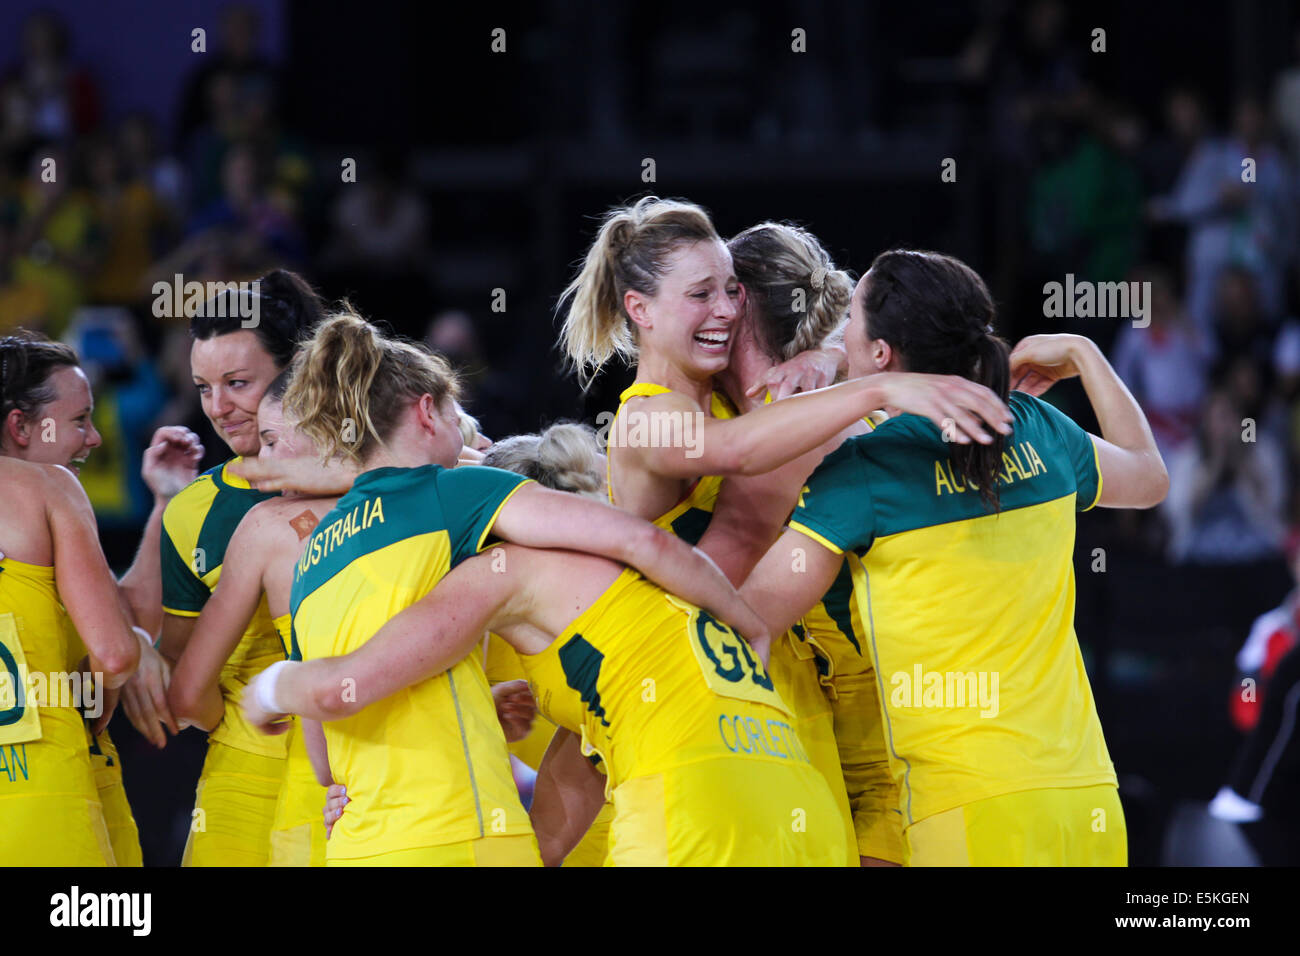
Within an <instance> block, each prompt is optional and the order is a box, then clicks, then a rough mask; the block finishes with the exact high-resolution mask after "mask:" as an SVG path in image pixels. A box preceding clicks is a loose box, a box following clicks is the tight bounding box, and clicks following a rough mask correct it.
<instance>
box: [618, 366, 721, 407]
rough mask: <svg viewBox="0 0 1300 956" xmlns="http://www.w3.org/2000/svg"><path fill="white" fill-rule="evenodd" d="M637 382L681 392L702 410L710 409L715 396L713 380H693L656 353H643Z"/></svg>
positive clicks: (710, 378) (710, 377) (707, 378)
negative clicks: (711, 399)
mask: <svg viewBox="0 0 1300 956" xmlns="http://www.w3.org/2000/svg"><path fill="white" fill-rule="evenodd" d="M636 380H637V381H638V382H652V383H653V384H655V385H662V386H664V388H670V389H672V390H673V391H674V392H680V393H681V394H683V395H687V396H689V397H690V398H691V399H692V400H694V402H695V404H697V405H698V406H699V407H700V408H704V409H707V408H708V407H709V402H710V396H712V394H713V378H712V376H706V377H705V378H692V377H691V376H690V375H689V374H688V373H687V372H685V371H684V370H682V369H681V368H680V367H679V366H677V365H674V364H673V363H672V362H670V361H669V360H668V359H666V358H665V357H663V356H660V355H656V354H654V353H642V355H641V356H640V357H639V358H638V360H637V367H636Z"/></svg>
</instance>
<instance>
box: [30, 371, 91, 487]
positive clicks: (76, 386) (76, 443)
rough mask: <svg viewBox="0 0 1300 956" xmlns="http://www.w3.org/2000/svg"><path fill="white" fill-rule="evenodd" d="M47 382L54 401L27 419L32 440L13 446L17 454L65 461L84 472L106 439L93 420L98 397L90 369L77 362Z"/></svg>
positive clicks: (56, 462)
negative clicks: (93, 393) (92, 387)
mask: <svg viewBox="0 0 1300 956" xmlns="http://www.w3.org/2000/svg"><path fill="white" fill-rule="evenodd" d="M46 384H47V385H49V386H50V387H51V388H53V389H54V393H55V398H54V401H52V402H50V403H48V404H46V405H43V406H41V407H40V408H39V409H37V411H36V414H35V415H34V416H32V418H31V419H29V420H28V422H27V427H28V437H29V439H30V440H29V441H28V443H27V447H25V448H15V449H13V451H14V455H15V457H17V458H22V459H24V460H26V461H33V462H37V463H38V464H42V465H63V466H64V467H65V468H70V469H72V471H74V472H76V473H78V474H80V472H81V466H82V464H83V463H84V462H85V460H86V458H87V457H88V456H89V455H90V453H91V451H92V450H93V449H95V448H98V447H99V446H100V444H101V443H102V441H103V439H102V438H101V437H100V434H99V432H98V431H96V430H95V425H94V423H93V422H92V421H91V420H90V413H91V411H92V410H93V409H94V407H95V400H94V398H93V397H92V396H91V394H90V382H89V381H87V379H86V373H85V372H83V371H82V370H81V369H79V368H75V367H73V366H67V365H65V366H63V367H62V368H59V369H57V370H55V371H54V372H52V373H51V374H50V377H49V378H48V379H47V380H46Z"/></svg>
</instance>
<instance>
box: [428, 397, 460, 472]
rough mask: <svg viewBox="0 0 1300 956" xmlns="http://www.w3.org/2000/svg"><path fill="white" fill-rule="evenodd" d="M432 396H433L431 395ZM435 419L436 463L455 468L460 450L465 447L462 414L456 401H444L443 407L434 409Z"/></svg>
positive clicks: (434, 452)
mask: <svg viewBox="0 0 1300 956" xmlns="http://www.w3.org/2000/svg"><path fill="white" fill-rule="evenodd" d="M430 398H431V396H430ZM432 416H433V419H434V436H433V437H434V448H433V454H434V459H433V460H434V464H437V465H442V466H443V467H444V468H454V467H455V466H456V461H457V459H459V458H460V451H461V449H462V448H464V447H465V439H464V438H463V437H462V436H461V433H460V415H458V414H457V412H456V403H455V402H453V401H452V400H451V399H446V400H444V401H443V403H442V405H441V407H439V406H436V405H435V406H434V407H433V409H432Z"/></svg>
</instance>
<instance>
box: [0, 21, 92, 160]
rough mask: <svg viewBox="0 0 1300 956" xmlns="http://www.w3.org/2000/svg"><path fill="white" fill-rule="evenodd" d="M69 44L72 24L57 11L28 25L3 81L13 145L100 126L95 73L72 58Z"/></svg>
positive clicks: (63, 137)
mask: <svg viewBox="0 0 1300 956" xmlns="http://www.w3.org/2000/svg"><path fill="white" fill-rule="evenodd" d="M69 45H70V39H69V35H68V28H67V25H66V24H65V23H64V22H63V20H62V19H61V18H60V17H59V16H58V15H57V14H54V13H51V12H48V11H42V12H38V13H34V14H32V15H31V16H30V17H28V18H27V20H26V22H25V23H24V24H23V35H22V48H21V50H20V52H19V60H18V63H17V64H15V65H14V66H13V67H11V68H10V69H9V70H8V71H7V74H6V76H5V77H4V80H3V82H0V87H2V88H3V90H4V129H5V140H6V142H7V143H8V144H11V145H18V146H22V145H27V144H31V143H34V142H37V141H41V140H53V141H56V142H66V141H68V140H70V139H71V138H72V137H73V136H74V135H82V134H85V133H88V132H90V131H91V130H93V129H94V128H95V127H96V126H97V125H98V123H99V113H100V105H99V100H100V97H99V92H98V90H97V89H96V87H95V84H94V82H93V81H92V80H91V78H90V75H89V74H88V73H87V72H86V71H85V70H84V69H81V68H80V67H76V66H74V65H73V64H72V63H71V62H70V61H69V59H68V53H69Z"/></svg>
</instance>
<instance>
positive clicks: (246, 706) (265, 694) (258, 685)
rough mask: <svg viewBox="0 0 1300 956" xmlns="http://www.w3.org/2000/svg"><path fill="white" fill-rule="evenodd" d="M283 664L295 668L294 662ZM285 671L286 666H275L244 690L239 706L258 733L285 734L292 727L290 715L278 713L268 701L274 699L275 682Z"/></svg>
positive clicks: (265, 671)
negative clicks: (281, 672) (282, 671)
mask: <svg viewBox="0 0 1300 956" xmlns="http://www.w3.org/2000/svg"><path fill="white" fill-rule="evenodd" d="M282 663H283V664H284V665H285V666H288V667H291V666H293V664H292V662H282ZM284 669H285V667H284V666H281V665H280V664H275V665H272V667H268V668H267V669H266V670H264V671H262V672H261V673H260V674H258V675H257V676H256V677H254V678H253V679H252V680H251V681H249V682H248V686H247V687H245V688H244V695H243V697H241V698H240V700H239V706H240V707H241V708H242V709H243V711H244V717H245V718H247V720H248V722H249V723H250V724H252V725H253V726H254V727H256V728H257V730H258V731H260V732H261V733H264V734H267V735H269V736H276V735H278V734H282V733H284V732H285V731H287V730H288V729H289V725H290V721H289V715H288V714H286V713H283V712H278V711H276V710H274V709H272V708H271V706H270V705H269V704H268V700H272V699H274V693H273V690H274V683H275V680H276V679H277V678H278V677H279V676H280V671H281V670H284ZM268 685H271V686H268Z"/></svg>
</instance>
